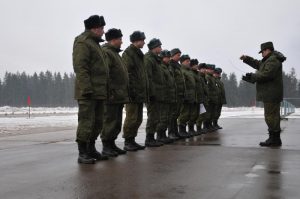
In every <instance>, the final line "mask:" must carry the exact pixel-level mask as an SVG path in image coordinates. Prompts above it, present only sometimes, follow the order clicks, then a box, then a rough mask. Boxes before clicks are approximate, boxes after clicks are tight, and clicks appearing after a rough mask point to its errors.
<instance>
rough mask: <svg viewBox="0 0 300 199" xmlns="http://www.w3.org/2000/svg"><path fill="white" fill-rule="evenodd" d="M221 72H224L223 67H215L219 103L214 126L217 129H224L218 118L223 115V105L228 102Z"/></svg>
mask: <svg viewBox="0 0 300 199" xmlns="http://www.w3.org/2000/svg"><path fill="white" fill-rule="evenodd" d="M221 73H222V69H221V68H216V69H215V72H214V77H215V78H216V84H217V87H218V103H217V108H216V110H215V111H216V113H215V114H214V119H213V126H214V127H215V128H217V129H222V127H220V126H219V124H218V120H219V118H220V116H221V112H222V107H223V105H224V104H226V96H225V89H224V84H223V82H222V81H221Z"/></svg>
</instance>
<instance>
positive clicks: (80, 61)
mask: <svg viewBox="0 0 300 199" xmlns="http://www.w3.org/2000/svg"><path fill="white" fill-rule="evenodd" d="M100 41H101V40H100V38H99V37H97V36H96V35H95V34H94V33H93V32H91V31H89V30H86V31H85V32H83V33H82V34H81V35H79V36H78V37H76V38H75V41H74V46H73V66H74V71H75V74H76V79H75V99H77V100H78V108H79V109H78V128H77V137H76V141H77V142H83V143H87V142H94V141H95V140H96V139H97V137H98V136H99V134H100V132H101V130H102V123H103V111H104V100H105V99H106V98H107V80H108V65H107V62H106V58H105V53H104V52H103V49H102V48H101V47H100V45H99V42H100Z"/></svg>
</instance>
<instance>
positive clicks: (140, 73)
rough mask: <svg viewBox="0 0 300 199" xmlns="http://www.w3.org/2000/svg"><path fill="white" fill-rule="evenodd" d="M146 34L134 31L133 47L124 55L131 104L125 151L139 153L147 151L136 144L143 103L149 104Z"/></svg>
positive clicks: (131, 38)
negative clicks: (145, 54)
mask: <svg viewBox="0 0 300 199" xmlns="http://www.w3.org/2000/svg"><path fill="white" fill-rule="evenodd" d="M145 39H146V37H145V34H144V33H143V32H141V31H134V32H133V33H132V34H131V35H130V41H131V45H130V46H129V47H127V48H126V50H125V51H124V53H123V54H122V58H123V61H124V63H125V65H126V67H127V71H128V77H129V99H130V103H128V104H126V105H125V111H126V117H125V121H124V125H123V132H124V134H123V137H124V138H125V146H124V150H126V151H137V150H143V149H145V146H142V145H140V144H138V143H136V142H135V137H136V136H137V132H138V129H139V127H140V125H141V124H142V121H143V103H145V102H148V77H147V72H146V69H145V65H144V54H143V52H142V51H141V48H143V47H144V45H145Z"/></svg>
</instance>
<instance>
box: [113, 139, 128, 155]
mask: <svg viewBox="0 0 300 199" xmlns="http://www.w3.org/2000/svg"><path fill="white" fill-rule="evenodd" d="M111 146H112V149H113V150H114V151H116V152H117V153H118V154H119V155H123V154H126V151H125V150H123V149H120V148H119V147H118V146H117V145H116V143H115V141H114V140H113V141H111Z"/></svg>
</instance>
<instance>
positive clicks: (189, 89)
mask: <svg viewBox="0 0 300 199" xmlns="http://www.w3.org/2000/svg"><path fill="white" fill-rule="evenodd" d="M190 60H191V59H190V57H189V56H188V55H182V56H181V57H180V63H181V68H182V74H183V76H184V81H185V86H186V92H185V96H184V102H183V105H182V107H181V110H180V115H179V117H178V125H179V132H181V133H187V134H188V137H191V136H193V132H187V131H186V125H187V122H188V121H190V119H191V114H192V109H193V108H194V107H193V105H194V103H195V99H196V92H195V88H196V83H195V78H194V75H193V72H192V70H191V67H190Z"/></svg>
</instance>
